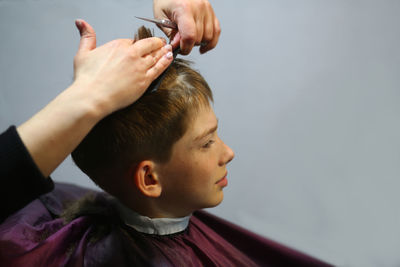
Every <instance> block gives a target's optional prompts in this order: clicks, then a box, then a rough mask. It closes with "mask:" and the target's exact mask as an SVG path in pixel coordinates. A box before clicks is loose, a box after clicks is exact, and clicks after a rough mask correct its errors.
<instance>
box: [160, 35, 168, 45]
mask: <svg viewBox="0 0 400 267" xmlns="http://www.w3.org/2000/svg"><path fill="white" fill-rule="evenodd" d="M159 38H160V39H161V41H163V43H164V44H166V43H167V40H165V38H164V37H159Z"/></svg>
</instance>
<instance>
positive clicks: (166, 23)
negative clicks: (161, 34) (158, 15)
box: [135, 16, 208, 46]
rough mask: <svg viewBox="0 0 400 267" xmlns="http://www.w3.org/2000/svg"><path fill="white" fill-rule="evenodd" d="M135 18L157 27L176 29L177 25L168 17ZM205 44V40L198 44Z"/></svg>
mask: <svg viewBox="0 0 400 267" xmlns="http://www.w3.org/2000/svg"><path fill="white" fill-rule="evenodd" d="M135 18H137V19H142V20H145V21H149V22H153V23H155V24H156V25H157V26H159V27H165V28H170V29H174V30H178V25H177V24H176V23H175V22H173V21H171V20H168V19H148V18H142V17H137V16H135ZM207 44H208V43H207V42H201V43H200V44H199V45H200V46H206V45H207Z"/></svg>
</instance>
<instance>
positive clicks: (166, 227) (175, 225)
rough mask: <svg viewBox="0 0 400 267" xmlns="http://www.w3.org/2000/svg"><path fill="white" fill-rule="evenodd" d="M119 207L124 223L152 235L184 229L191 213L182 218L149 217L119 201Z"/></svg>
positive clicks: (168, 233) (173, 232) (174, 232)
mask: <svg viewBox="0 0 400 267" xmlns="http://www.w3.org/2000/svg"><path fill="white" fill-rule="evenodd" d="M116 203H117V209H118V212H119V214H120V216H121V219H122V220H123V221H124V223H125V224H126V225H128V226H130V227H132V228H133V229H135V230H136V231H138V232H141V233H145V234H152V235H171V234H176V233H179V232H182V231H184V230H185V229H186V228H187V227H188V225H189V220H190V217H191V215H189V216H186V217H182V218H154V219H152V218H149V217H147V216H142V215H140V214H139V213H136V212H134V211H133V210H131V209H130V208H128V207H126V206H125V205H124V204H122V203H121V202H119V201H116Z"/></svg>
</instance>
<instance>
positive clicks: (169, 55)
mask: <svg viewBox="0 0 400 267" xmlns="http://www.w3.org/2000/svg"><path fill="white" fill-rule="evenodd" d="M173 56H174V55H173V54H172V52H168V53H167V54H165V57H166V58H168V59H171V58H173Z"/></svg>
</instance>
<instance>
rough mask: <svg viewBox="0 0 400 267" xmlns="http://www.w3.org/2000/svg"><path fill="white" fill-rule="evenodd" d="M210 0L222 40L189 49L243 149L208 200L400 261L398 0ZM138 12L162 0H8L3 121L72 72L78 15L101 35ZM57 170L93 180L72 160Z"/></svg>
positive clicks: (276, 227)
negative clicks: (225, 182) (218, 196)
mask: <svg viewBox="0 0 400 267" xmlns="http://www.w3.org/2000/svg"><path fill="white" fill-rule="evenodd" d="M212 4H213V6H214V9H215V12H216V14H217V15H218V17H219V19H220V22H221V27H222V34H221V38H220V42H219V44H218V47H217V48H216V49H215V50H213V51H211V52H209V53H207V54H206V55H201V56H200V55H199V53H198V52H197V51H196V52H194V53H192V54H191V55H190V56H189V57H188V58H189V59H192V60H193V61H194V62H195V63H196V64H195V68H196V69H198V70H200V72H201V73H202V74H203V76H204V77H205V78H206V80H207V81H208V82H209V84H210V85H211V87H212V88H213V91H214V95H215V110H216V114H217V116H218V117H219V120H220V130H219V134H220V136H221V137H222V139H223V140H224V141H225V142H226V143H227V144H229V145H230V146H231V147H232V148H233V149H234V150H235V152H236V158H235V159H234V161H233V162H232V163H231V164H230V167H229V174H228V179H229V186H228V187H227V188H226V189H225V200H224V202H223V203H222V204H221V205H220V206H218V207H217V208H214V209H212V210H211V212H213V213H215V214H218V215H220V216H222V217H224V218H227V219H229V220H231V221H233V222H236V223H238V224H240V225H242V226H245V227H247V228H249V229H251V230H253V231H256V232H258V233H260V234H262V235H264V236H267V237H269V238H272V239H275V240H277V241H279V242H282V243H284V244H286V245H289V246H292V247H294V248H296V249H299V250H301V251H304V252H306V253H309V254H311V255H313V256H316V257H318V258H321V259H323V260H326V261H329V262H331V263H334V264H337V265H341V266H380V267H383V266H400V254H399V253H398V248H399V247H400V229H399V225H400V212H399V206H400V194H399V188H400V138H399V136H400V125H399V121H400V120H399V114H400V113H399V112H400V105H399V103H400V92H399V88H400V71H399V66H400V65H399V63H400V53H399V47H400V27H399V22H400V21H399V20H400V19H399V18H400V16H399V14H400V1H394V0H393V1H389V0H388V1H382V0H375V1H371V0H365V1H361V0H350V1H348V0H336V1H318V0H292V1H289V0H273V1H261V0H259V1H257V0H250V1H228V0H219V1H213V2H212ZM134 16H143V17H152V3H151V1H149V0H146V1H144V0H130V1H128V0H114V1H106V0H96V1H94V0H86V1H77V0H68V1H67V0H58V1H51V0H47V1H46V0H26V1H22V0H12V1H11V0H10V1H4V0H3V1H1V0H0V33H1V35H0V36H1V37H0V39H1V41H0V81H1V86H0V88H1V89H0V129H2V130H5V129H6V128H7V127H8V126H9V125H11V124H15V125H19V124H21V123H22V122H23V121H25V120H27V119H28V118H29V117H30V116H32V115H33V114H34V113H36V112H37V111H39V110H40V109H41V108H42V107H43V106H44V105H46V103H48V102H49V101H50V100H51V99H53V98H54V97H55V96H56V95H57V94H59V93H60V92H61V91H62V90H63V89H65V88H66V87H68V85H69V84H71V82H72V77H73V74H72V73H73V69H72V60H73V56H74V54H75V52H76V50H77V47H78V42H79V35H78V31H77V30H76V29H75V26H74V19H76V18H83V19H85V20H87V21H88V22H89V23H90V24H92V26H93V27H94V28H95V29H96V31H97V34H98V44H99V45H101V44H104V43H105V42H107V41H109V40H112V39H115V38H130V37H132V35H133V33H134V31H135V29H137V28H138V26H140V25H142V24H143V23H142V22H141V21H138V20H137V19H135V18H134ZM145 25H147V26H151V27H153V26H152V25H151V24H146V23H145ZM156 32H157V33H159V34H160V32H159V31H158V30H156ZM60 119H62V118H60ZM44 131H45V129H44ZM52 178H53V179H54V180H56V181H64V182H72V183H77V184H80V185H84V186H90V187H94V185H93V184H92V183H91V182H90V180H89V179H88V178H87V177H85V175H83V174H82V173H80V171H79V170H78V169H77V168H76V167H75V166H74V164H73V163H72V162H71V160H70V159H67V160H66V161H65V162H64V163H63V164H62V165H61V166H60V167H59V168H58V169H57V170H56V171H55V172H54V173H53V174H52Z"/></svg>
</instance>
